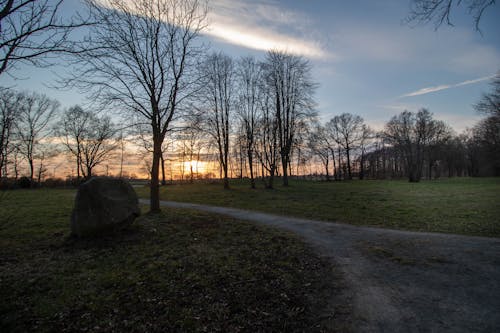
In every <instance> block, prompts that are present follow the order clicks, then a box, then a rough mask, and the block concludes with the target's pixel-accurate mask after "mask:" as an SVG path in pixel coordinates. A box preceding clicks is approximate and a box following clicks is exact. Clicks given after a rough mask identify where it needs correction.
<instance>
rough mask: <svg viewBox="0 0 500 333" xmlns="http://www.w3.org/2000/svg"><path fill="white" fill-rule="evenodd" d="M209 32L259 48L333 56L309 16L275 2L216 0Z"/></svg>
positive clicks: (313, 56)
mask: <svg viewBox="0 0 500 333" xmlns="http://www.w3.org/2000/svg"><path fill="white" fill-rule="evenodd" d="M210 9H211V10H210V12H209V27H208V28H207V29H206V31H205V33H206V34H207V35H209V36H211V37H214V38H217V39H219V40H222V41H224V42H227V43H230V44H234V45H238V46H243V47H246V48H250V49H255V50H263V51H267V50H273V49H278V50H283V51H287V52H290V53H292V54H297V55H303V56H307V57H311V58H315V59H326V58H331V57H332V55H331V54H329V53H328V52H326V51H325V50H324V49H323V48H322V47H321V45H320V43H319V42H318V41H316V40H315V39H314V38H311V36H312V35H313V34H314V32H313V31H312V29H311V28H310V20H309V18H308V17H306V16H304V15H302V14H299V13H296V12H294V11H290V10H286V9H284V8H282V7H280V6H278V5H276V4H274V3H273V2H269V1H263V0H260V1H252V2H244V1H242V0H215V1H213V2H211V8H210Z"/></svg>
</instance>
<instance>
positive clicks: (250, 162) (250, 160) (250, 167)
mask: <svg viewBox="0 0 500 333" xmlns="http://www.w3.org/2000/svg"><path fill="white" fill-rule="evenodd" d="M247 154H248V170H249V171H250V187H251V188H253V189H254V188H255V179H254V177H253V154H252V151H251V150H248V151H247Z"/></svg>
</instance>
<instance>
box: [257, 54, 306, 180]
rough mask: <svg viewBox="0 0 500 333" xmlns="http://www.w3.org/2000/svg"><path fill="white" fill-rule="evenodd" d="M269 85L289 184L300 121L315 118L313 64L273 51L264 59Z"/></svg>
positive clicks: (301, 58) (285, 173)
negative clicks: (292, 155)
mask: <svg viewBox="0 0 500 333" xmlns="http://www.w3.org/2000/svg"><path fill="white" fill-rule="evenodd" d="M264 71H265V79H266V83H267V88H268V89H269V90H270V91H271V93H272V95H273V99H274V111H275V117H276V119H277V124H278V143H279V148H280V156H281V167H282V170H283V186H288V174H289V165H290V156H291V153H292V149H293V144H294V142H295V141H294V140H295V135H296V131H297V127H298V125H299V124H300V123H301V122H302V121H303V120H304V119H305V118H310V119H312V118H313V117H314V115H315V113H314V111H313V107H314V100H313V94H314V90H315V87H316V85H315V84H314V83H313V81H312V78H311V66H310V64H309V62H308V61H307V60H306V59H304V58H303V57H301V56H296V55H292V54H288V53H285V52H280V51H270V52H268V54H267V58H266V61H265V63H264Z"/></svg>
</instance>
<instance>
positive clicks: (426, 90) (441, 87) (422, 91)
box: [399, 75, 495, 98]
mask: <svg viewBox="0 0 500 333" xmlns="http://www.w3.org/2000/svg"><path fill="white" fill-rule="evenodd" d="M494 77H495V75H490V76H484V77H480V78H478V79H473V80H467V81H463V82H460V83H455V84H442V85H439V86H432V87H425V88H422V89H419V90H416V91H413V92H410V93H407V94H404V95H401V96H399V98H404V97H413V96H419V95H425V94H430V93H433V92H436V91H441V90H445V89H450V88H456V87H461V86H466V85H469V84H474V83H478V82H482V81H486V80H490V79H492V78H494Z"/></svg>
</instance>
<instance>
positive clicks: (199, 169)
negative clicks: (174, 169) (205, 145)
mask: <svg viewBox="0 0 500 333" xmlns="http://www.w3.org/2000/svg"><path fill="white" fill-rule="evenodd" d="M184 170H186V171H188V172H189V171H190V170H193V172H194V173H205V170H206V162H203V161H198V160H192V161H185V162H184Z"/></svg>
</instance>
